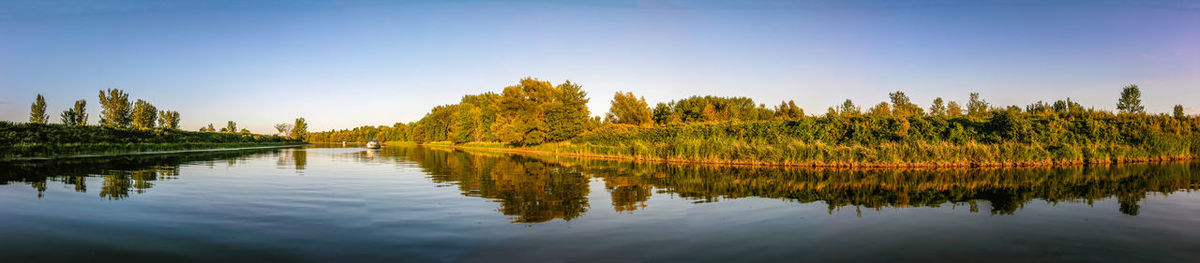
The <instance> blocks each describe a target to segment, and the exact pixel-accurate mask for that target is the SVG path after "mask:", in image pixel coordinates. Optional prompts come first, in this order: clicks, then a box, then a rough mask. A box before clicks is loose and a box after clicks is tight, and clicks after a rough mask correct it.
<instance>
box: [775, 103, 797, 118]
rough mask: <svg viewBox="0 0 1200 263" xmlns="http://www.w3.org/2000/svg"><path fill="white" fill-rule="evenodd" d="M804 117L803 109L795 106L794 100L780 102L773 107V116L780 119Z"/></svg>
mask: <svg viewBox="0 0 1200 263" xmlns="http://www.w3.org/2000/svg"><path fill="white" fill-rule="evenodd" d="M803 117H804V109H801V108H800V107H796V102H795V101H791V100H789V101H784V102H780V103H779V106H776V107H775V118H776V119H780V120H799V119H800V118H803Z"/></svg>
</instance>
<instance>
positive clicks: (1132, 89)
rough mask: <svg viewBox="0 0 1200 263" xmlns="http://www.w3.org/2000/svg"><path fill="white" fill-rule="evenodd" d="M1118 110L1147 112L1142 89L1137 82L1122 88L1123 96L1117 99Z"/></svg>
mask: <svg viewBox="0 0 1200 263" xmlns="http://www.w3.org/2000/svg"><path fill="white" fill-rule="evenodd" d="M1117 110H1120V111H1121V113H1144V112H1145V107H1142V91H1141V90H1140V89H1138V86H1137V85H1136V84H1130V85H1129V86H1125V88H1123V89H1121V98H1119V99H1117Z"/></svg>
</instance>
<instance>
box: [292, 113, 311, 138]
mask: <svg viewBox="0 0 1200 263" xmlns="http://www.w3.org/2000/svg"><path fill="white" fill-rule="evenodd" d="M288 138H291V139H293V140H298V141H305V140H308V122H307V121H305V120H304V118H296V121H295V122H294V123H292V133H291V134H289V135H288Z"/></svg>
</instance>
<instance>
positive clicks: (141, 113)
mask: <svg viewBox="0 0 1200 263" xmlns="http://www.w3.org/2000/svg"><path fill="white" fill-rule="evenodd" d="M156 120H158V109H156V108H154V105H151V104H150V103H149V102H146V101H144V100H140V99H139V100H137V102H136V103H134V104H133V128H136V129H153V128H154V121H156Z"/></svg>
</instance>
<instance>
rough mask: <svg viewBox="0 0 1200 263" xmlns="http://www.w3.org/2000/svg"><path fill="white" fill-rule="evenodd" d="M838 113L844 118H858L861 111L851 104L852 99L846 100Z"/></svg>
mask: <svg viewBox="0 0 1200 263" xmlns="http://www.w3.org/2000/svg"><path fill="white" fill-rule="evenodd" d="M838 113H840V114H841V115H842V116H857V115H858V114H859V109H858V106H854V102H851V101H850V99H846V101H844V102H842V105H841V107H839V108H838Z"/></svg>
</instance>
